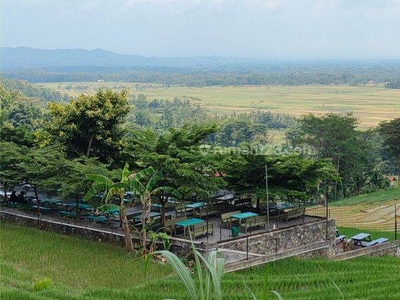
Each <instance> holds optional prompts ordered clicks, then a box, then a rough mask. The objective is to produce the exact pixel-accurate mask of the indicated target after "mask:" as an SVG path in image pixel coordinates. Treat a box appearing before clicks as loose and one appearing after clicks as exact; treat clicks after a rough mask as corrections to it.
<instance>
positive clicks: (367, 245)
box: [361, 238, 389, 247]
mask: <svg viewBox="0 0 400 300" xmlns="http://www.w3.org/2000/svg"><path fill="white" fill-rule="evenodd" d="M388 240H389V239H387V238H379V239H376V240H372V241H370V242H364V241H362V242H361V247H371V246H373V245H377V244H382V243H384V242H386V241H388Z"/></svg>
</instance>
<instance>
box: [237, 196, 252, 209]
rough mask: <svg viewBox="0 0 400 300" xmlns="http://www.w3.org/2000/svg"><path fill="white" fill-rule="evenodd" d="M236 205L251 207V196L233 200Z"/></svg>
mask: <svg viewBox="0 0 400 300" xmlns="http://www.w3.org/2000/svg"><path fill="white" fill-rule="evenodd" d="M233 206H235V207H251V198H241V199H235V200H233Z"/></svg>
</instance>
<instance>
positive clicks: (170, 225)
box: [163, 217, 187, 235]
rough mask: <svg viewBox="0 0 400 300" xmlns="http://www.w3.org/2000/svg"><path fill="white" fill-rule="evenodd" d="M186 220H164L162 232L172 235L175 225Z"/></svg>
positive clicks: (184, 218) (182, 218)
mask: <svg viewBox="0 0 400 300" xmlns="http://www.w3.org/2000/svg"><path fill="white" fill-rule="evenodd" d="M186 219H187V218H186V217H180V218H175V219H169V220H165V226H164V227H163V229H164V232H166V233H168V234H170V235H172V234H173V233H174V231H175V223H177V222H179V221H183V220H186Z"/></svg>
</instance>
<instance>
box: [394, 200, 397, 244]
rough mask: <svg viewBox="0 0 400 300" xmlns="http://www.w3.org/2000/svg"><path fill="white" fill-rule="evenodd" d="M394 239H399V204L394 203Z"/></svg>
mask: <svg viewBox="0 0 400 300" xmlns="http://www.w3.org/2000/svg"><path fill="white" fill-rule="evenodd" d="M394 240H395V241H397V204H395V205H394Z"/></svg>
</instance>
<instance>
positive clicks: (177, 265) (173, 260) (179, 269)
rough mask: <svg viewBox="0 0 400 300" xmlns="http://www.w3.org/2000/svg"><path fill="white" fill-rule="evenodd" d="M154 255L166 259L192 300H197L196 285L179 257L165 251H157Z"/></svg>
mask: <svg viewBox="0 0 400 300" xmlns="http://www.w3.org/2000/svg"><path fill="white" fill-rule="evenodd" d="M156 253H159V254H161V255H163V256H165V257H166V258H167V260H168V262H169V264H171V266H172V267H173V268H174V270H175V272H176V273H177V274H178V276H179V277H180V278H181V280H182V282H183V284H184V285H185V287H186V290H187V291H188V293H189V295H190V297H191V298H192V299H193V300H197V299H199V298H198V293H197V290H196V283H195V281H194V279H193V278H192V276H191V274H190V271H189V270H188V269H187V268H186V266H185V265H184V264H183V263H182V261H181V260H180V259H179V257H178V256H176V255H175V254H174V253H172V252H169V251H165V250H161V251H157V252H156Z"/></svg>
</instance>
